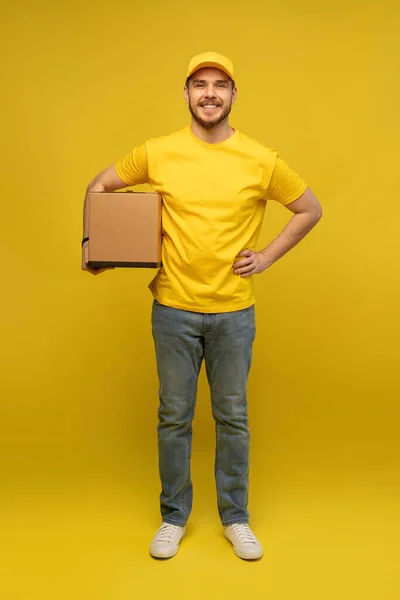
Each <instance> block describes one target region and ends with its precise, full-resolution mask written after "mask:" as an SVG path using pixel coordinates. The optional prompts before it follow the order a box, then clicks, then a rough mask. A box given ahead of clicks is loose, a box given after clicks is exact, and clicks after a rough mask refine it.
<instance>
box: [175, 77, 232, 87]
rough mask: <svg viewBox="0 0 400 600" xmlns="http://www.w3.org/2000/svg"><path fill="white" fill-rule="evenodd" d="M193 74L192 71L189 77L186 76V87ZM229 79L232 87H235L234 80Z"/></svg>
mask: <svg viewBox="0 0 400 600" xmlns="http://www.w3.org/2000/svg"><path fill="white" fill-rule="evenodd" d="M193 75H194V73H192V75H190V77H188V78H187V79H186V87H187V88H188V87H189V84H190V80H191V79H192V77H193ZM229 81H230V82H231V86H232V89H234V87H235V82H234V81H233V79H230V78H229Z"/></svg>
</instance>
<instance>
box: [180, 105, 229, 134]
mask: <svg viewBox="0 0 400 600" xmlns="http://www.w3.org/2000/svg"><path fill="white" fill-rule="evenodd" d="M231 109H232V104H229V105H226V106H225V108H224V106H223V107H222V112H221V114H220V115H219V117H214V118H213V117H211V118H209V119H207V120H205V119H202V118H201V116H200V115H199V114H198V112H197V107H194V106H193V104H192V102H191V100H190V98H189V110H190V112H191V115H192V117H193V119H194V120H195V121H197V123H198V124H199V125H201V127H204V129H208V130H209V131H210V130H211V129H214V127H217V125H219V124H220V123H222V121H224V119H226V118H227V116H228V115H229V113H230V112H231Z"/></svg>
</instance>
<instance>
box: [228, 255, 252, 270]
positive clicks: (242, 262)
mask: <svg viewBox="0 0 400 600" xmlns="http://www.w3.org/2000/svg"><path fill="white" fill-rule="evenodd" d="M252 263H253V257H249V258H245V259H244V260H238V262H235V263H234V265H233V266H234V268H235V269H240V267H245V266H246V265H251V264H252Z"/></svg>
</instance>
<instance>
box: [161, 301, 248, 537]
mask: <svg viewBox="0 0 400 600" xmlns="http://www.w3.org/2000/svg"><path fill="white" fill-rule="evenodd" d="M152 331H153V338H154V343H155V351H156V358H157V370H158V377H159V398H160V405H159V411H158V418H159V424H158V453H159V472H160V479H161V487H162V490H161V494H160V508H161V515H162V520H163V522H166V523H172V524H173V525H181V526H182V525H185V523H186V521H187V519H188V518H189V515H190V512H191V510H192V500H193V486H192V481H191V476H190V458H191V449H192V420H193V417H194V411H195V404H196V395H197V382H198V376H199V372H200V367H201V364H202V361H203V358H204V359H205V364H206V372H207V378H208V382H209V385H210V392H211V402H212V413H213V417H214V420H215V426H216V452H215V480H216V487H217V500H218V512H219V516H220V519H221V521H222V524H223V525H231V524H232V523H247V522H248V520H249V513H248V510H247V501H248V475H249V444H250V432H249V427H248V417H247V379H248V374H249V370H250V365H251V358H252V345H253V341H254V338H255V310H254V306H251V307H250V308H246V309H244V310H238V311H235V312H230V313H215V314H214V313H213V314H206V313H205V314H203V313H195V312H189V311H185V310H179V309H176V308H171V307H168V306H164V305H162V304H159V303H158V302H157V301H156V300H154V303H153V310H152Z"/></svg>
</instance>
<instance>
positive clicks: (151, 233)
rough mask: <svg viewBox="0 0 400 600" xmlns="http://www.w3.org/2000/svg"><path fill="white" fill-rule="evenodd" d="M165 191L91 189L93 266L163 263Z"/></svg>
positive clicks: (90, 218) (90, 261)
mask: <svg viewBox="0 0 400 600" xmlns="http://www.w3.org/2000/svg"><path fill="white" fill-rule="evenodd" d="M161 202H162V199H161V195H160V194H157V193H156V192H131V191H127V192H90V193H89V209H88V217H89V219H88V224H89V234H88V235H89V247H88V252H89V262H88V264H89V267H94V268H96V267H155V268H157V267H160V266H161Z"/></svg>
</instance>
